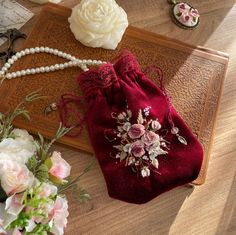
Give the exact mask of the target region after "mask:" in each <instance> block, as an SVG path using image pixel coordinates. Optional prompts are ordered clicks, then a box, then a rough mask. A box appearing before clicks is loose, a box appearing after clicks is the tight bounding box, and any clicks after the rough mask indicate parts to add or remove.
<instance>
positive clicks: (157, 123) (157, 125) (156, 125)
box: [151, 120, 161, 131]
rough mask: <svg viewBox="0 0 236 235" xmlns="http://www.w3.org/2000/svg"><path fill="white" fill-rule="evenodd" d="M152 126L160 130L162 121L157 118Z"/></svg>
mask: <svg viewBox="0 0 236 235" xmlns="http://www.w3.org/2000/svg"><path fill="white" fill-rule="evenodd" d="M151 127H152V129H153V130H154V131H158V130H160V129H161V124H160V122H158V121H157V120H155V121H152V123H151Z"/></svg>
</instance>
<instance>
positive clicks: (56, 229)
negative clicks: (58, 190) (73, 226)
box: [51, 196, 69, 235]
mask: <svg viewBox="0 0 236 235" xmlns="http://www.w3.org/2000/svg"><path fill="white" fill-rule="evenodd" d="M51 213H52V214H53V218H52V219H53V226H52V229H51V232H52V233H53V234H55V235H63V234H64V228H65V227H66V225H67V217H68V215H69V212H68V202H67V200H66V199H65V198H62V197H59V196H58V197H57V199H56V201H55V204H54V208H53V210H52V212H51Z"/></svg>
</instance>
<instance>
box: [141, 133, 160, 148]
mask: <svg viewBox="0 0 236 235" xmlns="http://www.w3.org/2000/svg"><path fill="white" fill-rule="evenodd" d="M141 140H142V142H143V143H144V144H146V145H147V146H150V145H152V144H154V143H155V142H156V141H158V142H159V135H157V134H156V133H154V132H153V131H146V132H145V133H144V135H143V136H142V139H141Z"/></svg>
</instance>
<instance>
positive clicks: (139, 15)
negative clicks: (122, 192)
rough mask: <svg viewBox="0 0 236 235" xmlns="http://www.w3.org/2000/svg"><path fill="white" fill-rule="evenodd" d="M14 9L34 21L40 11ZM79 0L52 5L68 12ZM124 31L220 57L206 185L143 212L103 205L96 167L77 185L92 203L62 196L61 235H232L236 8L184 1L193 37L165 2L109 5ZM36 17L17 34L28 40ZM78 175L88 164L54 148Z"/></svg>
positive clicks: (235, 230) (215, 0)
mask: <svg viewBox="0 0 236 235" xmlns="http://www.w3.org/2000/svg"><path fill="white" fill-rule="evenodd" d="M18 2H19V3H20V4H22V5H24V6H25V7H27V8H28V9H30V10H31V11H32V12H34V13H35V14H36V15H37V14H38V13H39V12H40V9H41V6H40V5H37V4H34V3H31V2H29V1H27V0H18ZM79 2H80V1H79V0H65V1H62V2H61V3H60V4H61V5H64V6H67V7H73V6H75V5H76V4H77V3H79ZM117 2H118V4H119V5H121V6H122V7H123V8H124V9H125V11H126V12H127V14H128V19H129V23H130V24H131V25H133V26H137V27H139V28H144V29H146V30H149V31H153V32H156V33H158V34H162V35H166V36H169V37H171V38H176V39H179V40H182V41H184V42H186V43H189V44H193V45H201V46H204V47H209V48H212V49H216V50H220V51H223V52H226V53H228V54H229V55H230V62H229V67H228V71H227V77H226V82H225V84H224V89H223V96H222V99H221V105H220V110H219V114H218V118H217V123H216V130H215V137H214V143H213V147H212V152H211V159H210V164H209V169H208V175H207V179H206V183H205V184H204V185H202V186H199V187H195V188H194V189H193V188H187V187H179V188H176V189H174V190H172V191H170V192H167V193H165V194H163V195H161V196H159V197H157V198H156V199H154V200H152V201H151V202H148V203H146V204H144V205H132V204H127V203H125V202H121V201H118V200H114V199H111V198H109V196H108V194H107V190H106V185H105V181H104V179H103V176H102V173H101V170H100V167H99V166H98V164H96V165H95V166H94V168H93V169H92V170H91V171H90V172H89V173H88V174H87V175H85V176H84V177H83V178H82V179H81V185H83V186H84V187H85V188H86V189H87V190H88V191H89V192H90V194H91V195H92V198H93V199H92V200H91V201H89V202H88V203H85V204H81V203H78V201H77V200H76V199H75V198H74V197H73V195H72V192H68V193H67V197H68V199H69V207H70V216H69V223H68V226H67V229H66V232H65V234H66V235H71V234H74V235H77V234H92V235H93V234H96V235H100V234H102V235H106V234H109V235H110V234H112V235H113V234H114V235H115V234H124V233H126V234H143V235H146V234H147V235H152V234H157V235H162V234H177V235H179V234H197V235H199V234H204V235H213V234H217V235H224V234H236V200H235V194H236V174H235V172H236V171H235V169H236V157H235V155H236V139H234V138H236V79H235V77H236V38H235V35H236V4H235V0H224V1H221V0H211V1H203V0H201V1H199V0H189V1H188V2H189V3H191V4H192V5H193V6H195V7H196V8H198V9H199V11H200V13H201V24H200V25H199V27H198V28H197V29H195V30H193V31H189V30H183V29H181V28H178V27H177V26H175V25H174V24H173V23H172V22H171V20H170V17H169V15H168V11H169V5H168V4H167V1H166V0H159V1H155V0H145V1H143V0H117ZM35 20H36V17H34V18H33V19H32V20H31V21H29V22H28V23H27V24H26V25H25V26H24V27H23V29H22V30H23V31H24V32H30V30H31V28H32V25H33V23H34V21H35ZM54 148H57V150H59V151H61V152H62V154H63V156H64V157H65V158H66V159H67V161H68V162H69V163H70V164H71V165H72V167H73V169H72V175H76V174H78V173H79V172H80V171H82V169H83V168H84V167H85V166H86V164H88V163H89V162H90V161H91V160H92V159H93V156H91V155H89V154H86V153H83V152H80V151H77V150H75V149H71V148H68V147H66V146H63V145H59V144H56V145H55V146H54Z"/></svg>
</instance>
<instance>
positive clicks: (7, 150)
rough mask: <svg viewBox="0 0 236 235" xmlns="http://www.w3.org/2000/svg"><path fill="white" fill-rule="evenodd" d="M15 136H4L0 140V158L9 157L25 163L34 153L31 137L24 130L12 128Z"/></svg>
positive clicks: (34, 148)
mask: <svg viewBox="0 0 236 235" xmlns="http://www.w3.org/2000/svg"><path fill="white" fill-rule="evenodd" d="M13 134H14V135H15V138H14V139H13V138H6V139H3V140H2V141H1V142H0V160H1V159H9V160H10V159H11V160H12V161H17V162H21V163H23V164H25V163H26V162H27V161H28V159H29V158H30V157H31V156H32V155H33V154H34V153H35V151H36V147H35V145H34V142H33V140H34V139H33V137H32V136H31V135H29V133H28V132H27V131H26V130H21V129H15V130H13Z"/></svg>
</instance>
